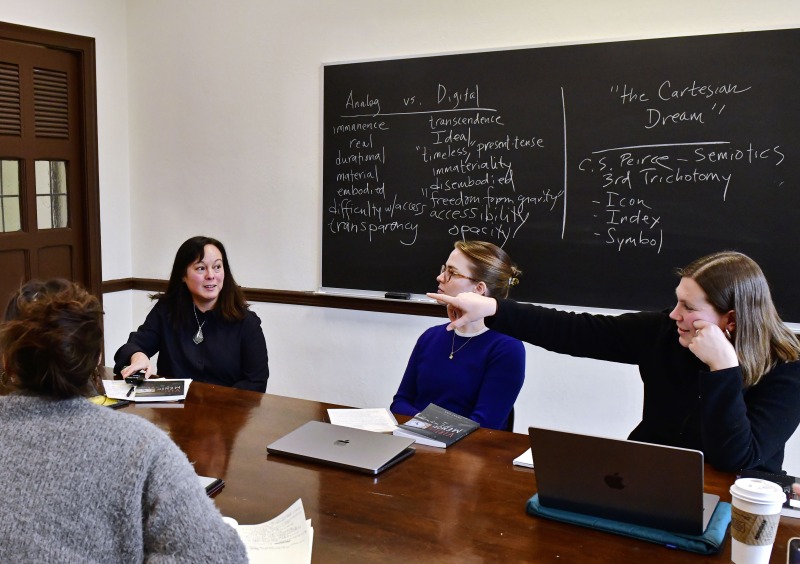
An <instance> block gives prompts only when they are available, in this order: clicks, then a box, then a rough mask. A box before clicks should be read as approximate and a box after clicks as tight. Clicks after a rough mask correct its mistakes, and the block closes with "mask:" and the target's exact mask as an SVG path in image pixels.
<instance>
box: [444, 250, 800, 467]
mask: <svg viewBox="0 0 800 564" xmlns="http://www.w3.org/2000/svg"><path fill="white" fill-rule="evenodd" d="M678 274H679V275H680V277H681V279H680V283H679V284H678V287H677V288H676V290H675V293H676V295H677V301H678V303H677V305H676V306H675V308H674V309H673V310H672V311H668V310H664V311H662V312H639V313H626V314H622V315H618V316H611V315H592V314H588V313H583V314H577V313H568V312H563V311H556V310H553V309H547V308H543V307H538V306H534V305H530V304H518V303H515V302H513V301H510V300H498V301H496V300H494V299H491V298H486V297H483V296H478V295H477V294H466V293H465V294H459V295H458V296H456V297H450V296H446V295H442V294H428V296H429V297H431V298H434V299H436V300H438V301H439V302H441V303H445V304H447V305H449V306H451V308H450V309H454V310H455V317H456V319H455V321H453V323H451V326H452V327H460V326H462V325H464V324H466V323H470V322H472V321H474V320H476V319H481V318H483V317H486V325H487V326H489V327H491V328H492V329H495V330H497V331H501V332H504V333H507V334H509V335H511V336H512V337H516V338H518V339H521V340H523V341H527V342H529V343H531V344H533V345H537V346H540V347H542V348H545V349H547V350H550V351H554V352H558V353H563V354H569V355H572V356H579V357H588V358H596V359H600V360H608V361H612V362H622V363H627V364H636V365H638V366H639V373H640V374H641V378H642V382H643V383H644V407H643V410H642V421H641V422H640V423H639V425H638V426H637V427H636V428H635V429H634V430H633V431H632V432H631V434H630V436H629V437H628V438H629V439H631V440H637V441H643V442H650V443H659V444H664V445H671V446H677V447H683V448H691V449H697V450H700V451H702V452H703V453H704V454H705V460H706V462H709V463H710V464H711V465H712V466H714V467H715V468H717V469H719V470H722V471H729V472H730V471H736V470H740V469H758V470H764V471H767V472H780V471H781V466H782V464H783V455H784V447H785V445H786V441H787V440H788V439H789V438H790V437H791V436H792V434H793V433H794V431H795V429H797V426H798V423H800V361H798V359H799V358H800V342H798V339H797V338H796V337H795V335H794V334H793V333H792V332H791V331H790V330H789V329H788V328H787V327H786V326H785V325H784V324H783V322H782V321H781V320H780V318H779V317H778V314H777V312H776V311H775V306H774V305H773V303H772V298H771V296H770V291H769V287H768V285H767V281H766V279H765V278H764V274H763V273H762V272H761V269H760V268H759V266H758V265H757V264H756V263H755V262H754V261H753V260H752V259H750V258H749V257H747V256H745V255H743V254H741V253H736V252H721V253H715V254H712V255H709V256H706V257H703V258H700V259H698V260H696V261H694V262H692V263H691V264H690V265H688V266H687V267H686V268H683V269H681V270H679V271H678ZM676 330H677V338H676V334H675V333H676Z"/></svg>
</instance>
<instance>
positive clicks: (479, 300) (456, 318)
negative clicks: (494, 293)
mask: <svg viewBox="0 0 800 564" xmlns="http://www.w3.org/2000/svg"><path fill="white" fill-rule="evenodd" d="M427 296H428V297H429V298H432V299H434V300H436V301H437V302H439V303H440V304H443V305H446V306H447V316H448V317H449V318H450V325H448V326H447V330H448V331H452V330H453V329H458V328H460V327H463V326H465V325H467V324H468V323H472V322H473V321H478V320H480V319H483V318H484V317H489V316H492V315H494V314H495V313H497V300H495V299H494V298H489V297H486V296H481V295H480V294H476V293H475V292H462V293H461V294H459V295H457V296H455V297H453V296H448V295H446V294H434V293H429V294H427Z"/></svg>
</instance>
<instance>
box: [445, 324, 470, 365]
mask: <svg viewBox="0 0 800 564" xmlns="http://www.w3.org/2000/svg"><path fill="white" fill-rule="evenodd" d="M473 337H475V335H473V336H472V337H470V338H469V339H467V342H466V343H464V344H463V345H461V346H460V347H458V348H457V349H456V331H455V329H453V343H452V344H451V345H450V360H453V355H454V354H456V353H457V352H458V351H460V350H461V349H463V348H464V347H466V346H467V343H469V342H470V341H471V340H472V339H473Z"/></svg>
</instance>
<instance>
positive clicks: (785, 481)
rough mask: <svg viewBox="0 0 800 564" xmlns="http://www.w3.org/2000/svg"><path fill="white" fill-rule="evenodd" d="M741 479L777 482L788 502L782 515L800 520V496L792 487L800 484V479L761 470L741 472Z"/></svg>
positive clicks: (782, 510)
mask: <svg viewBox="0 0 800 564" xmlns="http://www.w3.org/2000/svg"><path fill="white" fill-rule="evenodd" d="M738 477H739V478H761V479H762V480H769V481H770V482H775V483H776V484H778V485H779V486H780V487H781V488H783V493H785V494H786V501H785V502H784V504H783V507H782V508H781V515H783V516H785V517H793V518H795V519H800V495H797V494H796V493H794V490H793V489H792V486H793V485H794V484H800V478H798V477H797V476H792V475H790V474H773V473H771V472H762V471H760V470H742V471H740V472H739V476H738Z"/></svg>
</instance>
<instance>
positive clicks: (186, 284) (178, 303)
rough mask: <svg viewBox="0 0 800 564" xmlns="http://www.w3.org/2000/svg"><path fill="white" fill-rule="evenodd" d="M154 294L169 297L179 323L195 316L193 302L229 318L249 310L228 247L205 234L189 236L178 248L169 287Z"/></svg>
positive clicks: (240, 315)
mask: <svg viewBox="0 0 800 564" xmlns="http://www.w3.org/2000/svg"><path fill="white" fill-rule="evenodd" d="M153 298H154V299H158V300H166V303H168V304H169V305H170V310H171V313H172V316H173V319H174V320H175V322H176V323H178V324H180V323H183V322H184V321H186V320H187V319H190V318H192V304H194V306H195V307H197V308H198V309H199V310H200V311H209V310H212V309H216V310H217V311H219V313H220V315H221V316H222V317H223V318H225V319H227V320H237V319H242V318H243V317H244V314H245V311H246V310H247V302H246V300H245V298H244V292H242V289H241V288H240V287H239V285H238V284H237V283H236V280H235V279H234V278H233V273H232V272H231V267H230V264H229V263H228V254H227V252H226V251H225V247H224V246H223V244H222V243H221V242H220V241H218V240H217V239H212V238H211V237H204V236H197V237H192V238H191V239H187V240H186V241H184V242H183V244H182V245H181V246H180V247H179V248H178V252H177V253H176V254H175V261H174V262H173V263H172V272H171V273H170V276H169V282H168V284H167V290H166V291H165V292H163V293H161V294H157V295H155V296H153Z"/></svg>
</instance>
